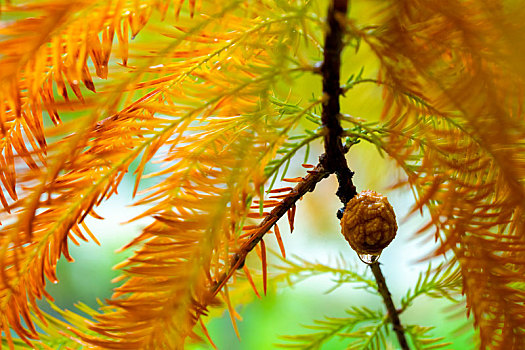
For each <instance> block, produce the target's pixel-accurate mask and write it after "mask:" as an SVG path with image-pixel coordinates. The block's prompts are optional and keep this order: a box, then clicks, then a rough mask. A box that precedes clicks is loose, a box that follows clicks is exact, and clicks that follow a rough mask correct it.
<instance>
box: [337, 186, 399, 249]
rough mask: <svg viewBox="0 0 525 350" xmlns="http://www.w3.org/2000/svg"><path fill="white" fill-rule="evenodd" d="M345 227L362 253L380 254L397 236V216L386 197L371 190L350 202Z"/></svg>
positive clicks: (345, 217) (342, 221) (353, 243)
mask: <svg viewBox="0 0 525 350" xmlns="http://www.w3.org/2000/svg"><path fill="white" fill-rule="evenodd" d="M341 228H342V233H343V235H344V236H345V238H346V240H347V241H348V243H350V246H351V247H352V249H354V250H355V251H356V252H357V253H358V254H371V255H379V254H380V253H381V251H382V250H383V249H384V248H386V246H388V245H389V244H390V242H391V241H392V240H393V239H394V237H395V236H396V231H397V223H396V215H395V214H394V209H393V208H392V206H391V205H390V203H388V199H387V198H386V197H385V196H383V195H381V194H379V193H376V192H374V191H370V190H367V191H363V192H361V193H360V194H358V195H357V196H355V197H354V198H352V199H351V200H350V201H349V202H348V203H347V205H346V208H345V211H344V214H343V218H342V219H341Z"/></svg>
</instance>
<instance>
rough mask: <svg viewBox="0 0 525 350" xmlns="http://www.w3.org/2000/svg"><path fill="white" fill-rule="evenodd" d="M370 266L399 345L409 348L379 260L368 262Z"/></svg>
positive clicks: (407, 349) (402, 347)
mask: <svg viewBox="0 0 525 350" xmlns="http://www.w3.org/2000/svg"><path fill="white" fill-rule="evenodd" d="M370 267H371V268H372V273H373V274H374V277H375V279H376V282H377V290H378V291H379V293H380V294H381V296H382V297H383V302H384V303H385V306H386V308H387V310H388V317H389V318H390V322H392V325H393V328H394V332H396V335H397V339H398V341H399V345H400V346H401V349H403V350H409V349H410V348H409V347H408V343H407V340H406V338H405V331H404V329H403V326H402V325H401V321H400V320H399V312H398V311H397V309H396V307H395V306H394V302H393V301H392V295H391V294H390V291H389V290H388V286H387V285H386V280H385V277H384V276H383V273H382V272H381V268H380V267H379V262H378V261H377V260H376V261H374V262H373V263H371V264H370Z"/></svg>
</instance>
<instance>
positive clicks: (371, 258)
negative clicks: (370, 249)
mask: <svg viewBox="0 0 525 350" xmlns="http://www.w3.org/2000/svg"><path fill="white" fill-rule="evenodd" d="M357 255H358V256H359V259H360V260H361V261H362V262H364V263H365V264H368V265H370V264H372V263H374V262H376V261H377V259H379V257H380V256H381V253H379V254H378V255H372V254H357Z"/></svg>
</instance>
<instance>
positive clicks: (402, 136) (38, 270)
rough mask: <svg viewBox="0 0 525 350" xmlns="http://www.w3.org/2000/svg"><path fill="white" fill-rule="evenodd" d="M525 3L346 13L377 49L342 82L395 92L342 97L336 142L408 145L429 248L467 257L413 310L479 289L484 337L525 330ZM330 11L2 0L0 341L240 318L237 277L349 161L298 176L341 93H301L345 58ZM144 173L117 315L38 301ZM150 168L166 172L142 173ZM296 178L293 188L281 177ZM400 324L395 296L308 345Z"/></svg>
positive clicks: (35, 342)
mask: <svg viewBox="0 0 525 350" xmlns="http://www.w3.org/2000/svg"><path fill="white" fill-rule="evenodd" d="M334 4H335V5H334V6H339V7H345V6H346V2H345V1H335V2H334ZM520 5H521V4H520V3H519V2H513V1H503V0H467V1H458V0H446V1H439V2H432V1H421V0H415V1H414V0H411V1H407V0H396V1H392V0H389V1H386V2H381V3H375V2H374V3H368V4H367V5H366V6H364V5H363V4H362V3H360V2H359V1H352V2H350V4H349V10H348V13H349V14H348V16H346V17H344V16H342V15H341V16H340V14H341V13H337V14H336V16H335V17H334V18H335V21H336V23H338V25H340V27H341V28H342V29H343V31H344V33H342V34H344V36H343V45H344V46H345V47H346V48H347V50H346V51H345V52H344V55H345V56H344V58H345V59H347V60H348V61H349V62H350V61H352V62H353V61H360V63H359V65H358V66H357V67H359V68H357V69H356V67H345V59H343V61H342V64H343V70H342V79H343V81H345V82H346V83H345V84H343V85H342V86H341V88H339V87H337V86H336V87H333V88H334V89H335V90H336V91H337V94H339V93H341V94H343V93H344V94H346V95H345V99H352V93H353V90H354V89H357V88H364V89H369V91H372V92H374V91H377V89H378V87H379V88H381V89H382V92H383V97H382V113H381V115H373V113H371V114H370V115H359V116H353V115H351V114H350V113H352V111H346V110H344V108H343V111H342V115H340V116H334V118H335V119H337V120H338V121H340V122H341V124H342V131H341V133H340V135H337V138H336V139H337V142H339V137H340V136H342V137H344V138H345V147H344V150H348V148H350V146H353V145H355V144H357V143H358V142H359V141H366V142H369V143H372V144H373V145H375V146H376V148H377V150H378V152H380V153H381V154H382V155H384V156H385V157H388V158H390V159H392V160H393V163H395V166H396V167H397V168H398V169H400V170H401V171H402V173H403V175H402V176H400V177H399V179H397V180H395V179H393V180H394V181H397V183H396V185H395V186H397V187H399V188H406V187H410V188H411V189H412V191H413V193H414V194H415V199H416V205H415V206H414V208H413V209H412V213H416V212H418V211H421V212H423V209H425V210H428V212H429V214H430V218H431V219H430V221H429V223H428V225H426V226H425V227H423V228H421V230H420V231H419V232H417V233H416V234H417V235H419V236H425V237H431V238H432V237H433V238H434V239H435V240H436V245H435V250H434V251H433V253H432V254H431V256H429V257H428V258H432V257H434V256H438V255H447V256H449V255H452V256H454V258H453V259H451V261H452V262H449V263H448V265H446V266H445V265H440V266H439V267H438V268H432V267H431V266H430V265H429V268H428V271H427V272H426V273H424V274H423V275H422V277H421V278H420V280H419V281H418V282H417V284H416V285H415V286H414V288H413V289H412V290H411V291H409V292H408V293H407V295H406V296H405V297H404V298H403V299H402V300H401V311H404V310H405V309H406V308H409V307H410V305H411V303H412V301H413V300H414V299H415V298H417V297H418V296H419V295H423V294H425V295H428V296H432V297H439V298H447V299H454V298H455V296H457V294H458V293H459V292H460V291H461V292H463V293H464V294H465V295H466V301H467V305H466V306H467V310H468V313H469V314H472V316H473V319H474V324H475V326H476V327H477V328H479V334H480V348H482V349H487V348H494V349H519V348H520V346H522V344H525V319H524V315H525V309H524V308H525V306H524V305H525V290H524V288H523V282H522V281H523V275H524V272H525V255H524V251H525V238H524V237H525V232H524V215H525V187H524V179H525V173H524V169H525V146H524V143H523V140H524V139H525V123H524V120H523V118H524V117H523V113H524V112H523V105H524V103H523V96H524V89H523V87H524V79H525V70H524V68H523V64H522V62H523V59H524V58H525V46H523V45H524V44H523V40H521V36H522V34H523V33H524V30H525V28H524V26H525V10H524V9H523V8H522V6H520ZM328 6H329V4H328V3H327V2H324V1H320V0H319V1H315V0H299V1H291V0H290V1H288V0H253V1H252V0H245V1H244V0H227V1H222V2H218V1H208V0H202V1H199V2H196V1H194V0H190V1H189V2H185V1H184V0H178V1H169V0H134V1H131V0H106V1H98V0H78V1H69V0H11V1H7V2H1V3H0V10H1V14H0V21H1V25H0V136H1V137H0V187H1V188H2V191H1V192H0V203H1V209H0V221H1V223H2V226H1V231H0V328H1V331H2V333H3V337H2V344H7V346H8V347H10V348H23V347H28V348H32V347H41V348H43V349H45V348H56V347H57V346H59V343H60V344H61V345H60V346H67V347H69V348H80V347H82V346H86V347H87V346H91V347H95V348H96V347H98V348H104V349H126V348H127V349H161V348H165V349H180V348H183V347H184V344H186V343H187V342H188V341H198V340H201V338H202V335H206V334H207V331H206V328H205V325H204V323H203V322H202V320H201V316H203V315H206V314H207V312H208V310H209V308H210V307H212V306H218V305H222V304H225V305H227V307H228V309H229V311H230V313H231V316H232V320H234V319H235V310H234V308H233V306H232V301H231V300H230V297H229V289H234V288H235V283H232V282H231V281H230V279H233V280H234V279H236V278H237V277H238V275H240V274H241V273H244V274H246V276H247V278H248V280H249V281H252V278H251V275H250V269H248V268H247V267H246V266H245V264H244V260H245V258H246V255H247V254H248V253H249V252H250V251H252V250H253V249H257V250H258V251H259V255H260V257H261V260H262V263H263V270H262V275H263V276H262V277H263V281H264V289H265V290H266V284H267V280H268V274H267V269H266V266H267V261H266V258H267V257H266V255H267V253H266V249H265V243H264V240H263V236H264V234H266V233H267V232H269V230H273V233H274V235H275V237H276V238H277V240H278V242H279V244H280V248H281V251H282V255H283V256H284V255H285V252H284V247H283V245H282V239H281V238H280V232H279V228H278V226H277V225H276V222H277V220H278V219H279V218H280V217H282V216H283V215H284V214H286V213H287V214H288V220H289V223H290V229H291V230H293V227H294V215H295V206H296V202H297V200H298V199H300V198H301V197H302V196H303V195H305V194H306V193H307V192H309V191H313V190H314V188H315V185H316V183H317V182H319V181H321V180H322V179H323V178H325V177H327V176H329V175H330V174H331V173H333V172H336V173H337V170H334V169H328V168H327V167H326V166H325V165H326V164H329V163H326V164H324V163H323V162H322V161H321V162H320V165H318V166H316V167H313V166H309V165H307V164H305V165H304V166H305V167H306V168H307V169H309V170H308V173H309V174H308V175H306V176H305V177H299V178H292V179H289V178H286V174H287V170H288V168H289V166H290V164H291V161H292V157H293V156H294V155H296V154H297V153H298V152H299V151H301V152H302V151H303V149H304V151H305V158H304V163H308V160H309V155H310V154H311V153H312V152H311V151H310V147H311V145H313V144H314V143H315V142H316V141H317V140H319V139H324V140H329V139H331V133H332V132H333V131H334V130H333V128H332V129H330V128H329V127H327V125H326V123H325V122H324V119H323V118H324V114H323V113H321V112H320V109H321V108H326V106H327V103H329V100H330V96H329V94H324V95H323V94H322V93H321V91H319V94H318V95H317V96H313V97H312V98H310V96H307V97H305V96H301V95H300V94H299V93H297V92H296V91H294V90H293V87H294V86H295V87H297V86H296V85H297V83H296V82H297V81H300V79H301V77H302V76H304V75H308V74H315V75H318V74H325V73H326V69H327V66H326V65H325V66H324V67H321V68H320V67H319V65H318V63H317V62H320V61H322V59H323V54H324V53H325V52H324V49H325V47H324V45H325V44H324V43H323V42H322V37H323V35H324V34H325V33H327V32H329V31H330V30H331V29H330V28H329V27H328V25H329V24H327V23H326V21H325V19H324V14H325V13H326V8H327V7H328ZM330 6H332V5H330ZM345 10H346V8H345ZM339 12H342V11H339ZM328 56H329V55H328ZM363 66H364V68H361V67H363ZM323 68H324V70H323ZM336 68H337V69H338V68H339V67H336ZM349 69H350V70H351V73H350V74H349V73H348V70H349ZM319 80H320V79H319ZM290 87H292V88H290ZM337 97H338V96H337ZM297 101H299V102H297ZM343 101H344V100H343ZM343 105H344V104H343ZM323 112H324V110H323ZM337 112H338V111H337ZM356 147H357V146H356ZM329 151H330V150H329ZM328 153H330V152H328ZM155 162H158V163H160V166H156V165H153V166H152V165H151V164H155ZM345 166H346V164H345ZM152 168H154V170H153V171H150V170H148V169H152ZM132 169H135V170H134V177H135V184H134V191H133V193H134V196H136V197H135V201H134V205H137V206H140V207H141V208H143V211H142V213H141V214H140V215H139V216H137V217H135V218H130V220H137V219H140V218H145V217H149V218H151V220H152V221H151V223H150V224H149V225H148V226H147V227H145V228H144V229H143V231H142V233H141V234H140V235H139V236H138V237H136V238H135V239H133V240H132V241H131V242H129V244H127V245H126V246H125V247H123V249H128V250H133V254H132V255H131V257H129V258H128V259H126V260H125V261H123V262H122V263H121V264H119V265H118V268H119V270H120V272H121V276H120V277H119V278H118V279H117V280H116V281H117V282H119V283H120V284H119V285H118V286H117V287H116V288H115V290H114V294H113V296H112V297H111V299H110V300H107V301H106V302H105V303H104V305H103V306H101V308H100V310H92V309H89V308H88V307H86V306H81V307H80V309H79V311H80V312H83V313H84V314H86V315H85V316H86V317H83V316H81V315H80V313H78V314H77V313H73V312H70V311H67V312H66V311H61V310H59V309H57V308H56V309H57V310H58V311H59V313H60V315H61V317H62V318H63V319H65V321H64V320H59V319H57V318H55V317H53V316H51V315H48V314H47V313H45V312H44V311H42V310H40V308H39V306H38V305H37V299H42V298H45V299H47V300H48V301H49V302H52V297H51V296H50V295H49V294H48V293H47V292H46V288H45V287H46V283H47V281H51V282H54V283H56V282H58V279H57V276H56V267H57V262H58V260H59V259H60V258H61V257H62V256H63V257H64V258H66V259H67V260H69V261H72V260H73V257H72V256H71V255H70V253H69V249H68V245H69V244H70V243H73V244H79V243H80V241H88V240H91V241H94V242H97V243H98V240H97V238H96V236H97V233H96V232H94V233H93V232H91V231H90V229H89V228H88V226H87V225H86V223H85V222H84V220H85V218H86V217H88V216H90V217H93V218H96V219H102V217H100V216H99V215H98V214H97V213H96V211H95V210H96V207H97V206H99V205H100V204H101V203H102V202H104V201H106V200H107V199H109V198H110V197H112V196H113V195H114V194H116V193H117V192H118V189H119V186H121V183H122V179H123V177H124V175H125V174H126V173H127V172H129V171H131V170H132ZM337 175H338V178H339V180H342V176H340V173H337ZM146 177H147V178H149V179H151V182H148V183H152V184H153V185H151V186H149V185H144V183H145V182H144V181H143V179H144V178H146ZM393 177H394V176H392V178H393ZM281 179H283V180H284V181H288V182H290V183H292V184H294V185H295V187H283V188H274V186H275V184H276V183H277V182H276V181H277V180H281ZM347 180H349V179H347ZM265 191H267V193H269V196H265ZM265 197H267V198H265ZM269 210H271V211H269ZM298 261H299V263H297V264H295V263H292V262H290V261H288V264H289V265H285V266H287V267H285V269H288V270H287V272H286V273H287V274H289V275H291V274H296V275H297V272H298V271H300V270H301V268H302V269H303V271H304V273H306V274H316V273H325V272H329V273H334V274H335V275H336V277H337V282H336V285H335V287H337V286H339V285H342V284H345V283H348V282H352V283H354V282H359V283H360V285H361V286H363V284H364V286H365V290H367V291H369V292H373V293H375V292H376V287H375V282H373V281H371V280H370V279H368V278H366V277H363V276H362V275H361V274H359V273H356V272H355V271H354V269H353V268H352V267H348V266H341V267H340V268H337V269H332V268H329V267H326V266H325V265H323V264H312V263H308V262H306V261H304V260H298ZM294 269H295V270H294ZM240 270H243V271H242V272H241V271H240ZM232 277H233V278H232ZM252 284H253V283H252ZM388 322H389V321H388V315H386V314H385V312H383V311H374V310H369V309H366V308H359V307H353V308H350V309H348V317H345V318H341V319H336V318H327V319H326V320H323V321H319V322H318V324H317V325H316V326H314V327H313V328H312V330H313V332H312V333H311V334H309V335H305V336H304V337H299V338H294V339H295V340H297V341H298V343H296V345H297V346H300V347H303V346H306V347H308V346H310V348H317V347H318V346H320V344H321V343H323V342H324V341H325V340H326V339H327V338H329V337H332V336H338V337H341V338H348V339H349V340H348V346H349V347H350V348H368V347H371V348H381V347H383V346H386V345H387V343H388V341H389V340H388V339H389V338H388V337H389V333H388V332H389V329H388ZM405 331H406V332H407V334H409V336H410V338H411V344H412V345H413V346H414V347H415V348H436V347H438V346H442V345H441V344H443V342H442V341H441V339H434V338H432V337H429V336H428V332H429V329H428V328H426V327H421V326H407V327H406V329H405ZM15 334H16V336H15ZM0 335H1V334H0ZM290 339H291V338H290ZM289 346H295V345H290V344H289ZM443 346H445V345H443Z"/></svg>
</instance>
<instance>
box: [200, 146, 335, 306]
mask: <svg viewBox="0 0 525 350" xmlns="http://www.w3.org/2000/svg"><path fill="white" fill-rule="evenodd" d="M319 159H320V163H319V164H318V165H317V166H316V167H315V168H314V169H312V170H311V171H309V172H308V175H306V176H305V177H304V178H303V180H302V181H301V182H299V183H298V184H297V185H296V186H295V187H294V188H293V189H292V190H291V191H290V194H289V195H288V196H287V197H286V198H284V199H283V200H282V201H281V202H280V203H279V204H278V205H277V206H275V207H274V208H273V210H272V211H271V212H270V214H268V215H267V216H266V217H265V218H264V219H263V221H261V223H260V224H259V225H257V228H255V229H254V230H255V232H253V233H252V235H251V236H250V238H249V239H248V240H247V241H246V242H244V243H243V244H242V245H241V247H240V248H239V251H238V252H237V253H235V255H234V256H233V259H232V260H231V261H230V264H229V267H228V269H227V270H226V272H224V273H223V274H222V275H221V276H220V277H219V279H218V280H217V281H216V282H215V283H214V284H213V285H212V286H211V288H210V291H209V292H210V295H211V296H212V297H213V296H215V295H216V294H217V293H218V292H219V291H220V290H221V288H222V287H223V286H224V285H225V284H226V282H227V281H228V280H229V279H230V277H231V276H232V275H233V273H234V272H235V270H237V269H238V268H241V267H242V266H243V265H244V260H245V259H246V256H247V255H248V253H249V252H251V251H252V250H253V248H255V246H256V245H257V244H258V243H259V242H260V241H261V239H262V238H263V237H264V235H265V234H266V233H267V232H268V231H269V230H270V229H271V228H272V227H273V225H275V223H277V221H279V219H280V218H281V217H283V216H284V214H286V212H287V211H288V210H289V209H291V208H292V207H293V206H294V205H295V203H296V202H297V201H298V200H299V199H300V198H301V197H302V196H303V195H304V194H306V193H307V192H312V191H313V190H314V188H315V185H316V184H317V183H318V182H319V181H321V180H322V179H324V178H326V177H328V176H329V175H330V172H329V171H327V170H326V169H325V168H324V166H323V164H322V163H321V160H322V159H324V155H321V157H319Z"/></svg>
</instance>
